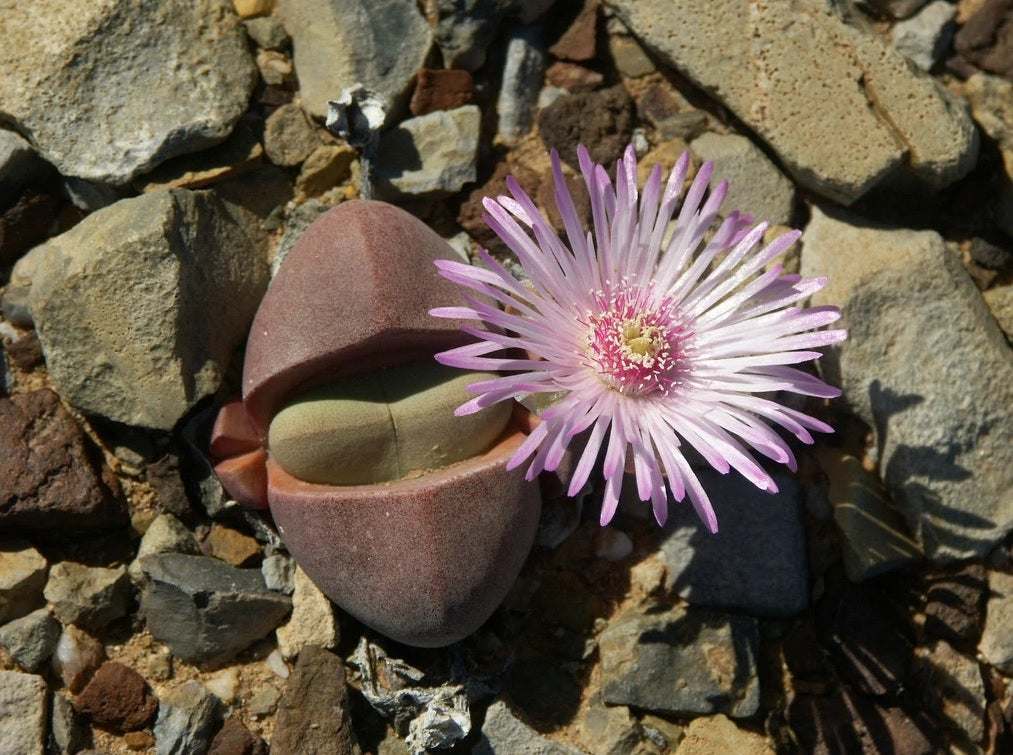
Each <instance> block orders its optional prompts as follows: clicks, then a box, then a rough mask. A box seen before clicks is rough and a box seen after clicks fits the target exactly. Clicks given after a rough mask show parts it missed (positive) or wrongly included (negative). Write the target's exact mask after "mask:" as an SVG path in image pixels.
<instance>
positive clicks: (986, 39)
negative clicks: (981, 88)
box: [953, 0, 1013, 80]
mask: <svg viewBox="0 0 1013 755" xmlns="http://www.w3.org/2000/svg"><path fill="white" fill-rule="evenodd" d="M1011 29H1013V0H987V2H985V3H984V4H983V5H982V6H981V8H979V9H978V11H977V12H976V13H975V14H974V15H973V16H971V18H969V19H968V20H967V23H965V24H964V25H963V26H962V27H961V28H960V30H959V31H958V32H957V36H956V37H955V38H954V40H953V46H954V48H955V49H956V51H957V54H958V55H960V57H962V58H963V59H964V60H966V61H967V62H968V63H972V64H973V65H976V66H977V67H978V68H980V69H982V70H984V71H989V72H991V73H995V74H998V75H999V76H1002V77H1003V78H1005V79H1011V80H1013V43H1011V41H1010V30H1011Z"/></svg>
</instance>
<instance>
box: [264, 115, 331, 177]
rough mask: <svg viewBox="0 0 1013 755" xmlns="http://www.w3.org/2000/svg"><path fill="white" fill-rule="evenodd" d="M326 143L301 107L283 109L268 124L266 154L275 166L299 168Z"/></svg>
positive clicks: (270, 116) (266, 129) (266, 127)
mask: <svg viewBox="0 0 1013 755" xmlns="http://www.w3.org/2000/svg"><path fill="white" fill-rule="evenodd" d="M322 144H323V140H322V139H321V138H320V135H319V134H318V133H317V131H316V129H315V128H314V126H313V124H312V123H310V122H309V120H308V119H307V118H306V114H305V113H304V112H303V109H302V108H301V107H299V106H298V105H294V104H291V103H289V104H287V105H282V106H281V107H279V108H278V109H277V110H275V111H274V112H273V113H271V115H269V116H268V117H267V121H266V122H265V123H264V151H265V152H267V157H268V158H269V159H270V160H271V162H273V163H274V164H275V165H282V166H285V167H291V166H293V165H298V164H299V163H301V162H302V161H303V160H305V159H306V158H307V157H309V155H310V153H311V152H312V151H313V150H315V149H316V148H317V147H319V146H321V145H322Z"/></svg>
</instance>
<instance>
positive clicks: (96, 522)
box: [0, 388, 127, 536]
mask: <svg viewBox="0 0 1013 755" xmlns="http://www.w3.org/2000/svg"><path fill="white" fill-rule="evenodd" d="M0 459H3V463H2V464H0V530H2V531H3V532H4V533H5V534H14V533H18V532H21V533H28V532H31V533H35V534H38V535H43V536H46V535H53V534H55V533H60V532H64V533H66V532H74V533H79V532H81V531H96V530H103V529H110V528H113V527H118V526H122V525H125V524H126V522H127V513H126V510H125V508H124V506H123V503H122V501H121V500H119V496H118V486H117V484H116V479H115V477H114V476H113V474H112V472H111V471H110V470H109V468H108V467H107V466H105V464H104V463H103V462H102V460H101V457H100V456H99V454H98V452H97V449H94V448H92V447H91V446H90V445H89V444H88V442H87V441H86V439H85V438H84V434H83V433H82V432H81V429H80V428H79V427H78V425H77V423H76V422H75V421H74V419H73V417H71V416H70V414H69V413H68V412H67V410H66V409H64V408H63V405H62V404H61V403H60V399H59V397H58V396H57V395H56V394H55V393H54V392H53V391H51V390H49V389H46V388H43V389H41V390H37V391H30V392H27V393H21V394H18V395H15V396H11V397H10V398H0Z"/></svg>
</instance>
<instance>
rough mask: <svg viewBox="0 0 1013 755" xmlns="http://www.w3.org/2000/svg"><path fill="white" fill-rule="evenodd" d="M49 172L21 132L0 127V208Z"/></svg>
mask: <svg viewBox="0 0 1013 755" xmlns="http://www.w3.org/2000/svg"><path fill="white" fill-rule="evenodd" d="M51 172H52V169H51V168H50V167H49V166H48V165H46V163H45V161H43V160H42V159H41V158H40V157H39V156H38V155H37V154H36V153H35V150H33V149H32V145H31V144H29V143H28V142H27V141H26V140H25V138H24V137H23V136H21V135H20V134H17V133H15V132H14V131H7V130H6V129H0V210H6V209H7V208H8V207H10V206H11V205H12V204H14V203H15V202H16V201H17V199H18V197H20V196H21V193H22V192H23V191H24V190H25V189H27V188H28V187H39V186H40V185H41V184H42V183H43V182H44V181H45V180H46V179H47V178H48V177H49V175H50V174H51Z"/></svg>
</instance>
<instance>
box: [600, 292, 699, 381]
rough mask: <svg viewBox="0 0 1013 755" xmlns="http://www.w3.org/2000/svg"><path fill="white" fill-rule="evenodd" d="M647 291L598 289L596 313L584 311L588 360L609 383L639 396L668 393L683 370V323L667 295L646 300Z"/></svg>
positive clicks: (684, 369) (684, 333)
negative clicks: (609, 292) (608, 294)
mask: <svg viewBox="0 0 1013 755" xmlns="http://www.w3.org/2000/svg"><path fill="white" fill-rule="evenodd" d="M648 293H649V292H648V291H645V290H643V289H624V290H620V291H619V292H617V293H614V294H613V295H612V296H611V297H608V298H606V297H605V295H604V294H600V293H599V294H598V295H597V296H596V297H595V298H596V299H597V302H598V304H599V305H600V310H599V312H598V313H590V314H589V315H588V318H587V321H588V331H587V350H586V354H587V358H588V366H589V367H590V368H591V369H592V370H594V372H595V373H596V374H597V376H598V377H599V378H600V379H601V381H602V382H603V383H605V384H606V385H607V386H608V387H610V388H612V389H613V390H616V391H619V393H622V394H625V395H631V396H642V395H645V394H648V393H654V392H659V391H660V392H661V393H662V394H666V395H667V394H668V392H669V390H671V388H672V387H673V385H675V384H676V383H677V382H678V380H679V378H680V377H681V376H682V375H683V374H684V373H685V371H686V365H685V359H684V354H683V352H684V348H683V344H684V343H685V339H686V329H685V328H684V327H683V326H682V325H681V324H680V322H679V318H678V317H677V313H676V310H675V307H674V305H673V303H672V302H671V301H669V300H668V299H663V300H662V301H661V303H660V304H657V303H650V304H649V303H648V301H647V300H648V298H649V297H648Z"/></svg>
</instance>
